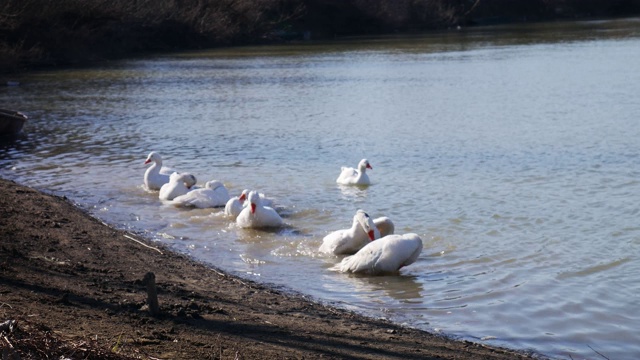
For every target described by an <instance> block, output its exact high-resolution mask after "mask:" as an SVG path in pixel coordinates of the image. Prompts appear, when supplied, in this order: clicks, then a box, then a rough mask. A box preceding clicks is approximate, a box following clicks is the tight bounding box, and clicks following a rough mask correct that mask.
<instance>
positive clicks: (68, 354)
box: [0, 318, 141, 360]
mask: <svg viewBox="0 0 640 360" xmlns="http://www.w3.org/2000/svg"><path fill="white" fill-rule="evenodd" d="M0 358H2V359H7V360H9V359H11V360H14V359H15V360H18V359H20V360H29V359H86V360H93V359H95V360H98V359H103V360H131V359H140V358H141V356H140V354H135V353H131V354H127V353H126V352H125V351H120V349H119V348H118V347H117V346H114V347H113V348H112V349H105V348H103V347H102V346H100V345H99V344H98V343H97V341H89V342H87V341H72V340H66V339H63V338H62V337H61V336H59V335H57V334H55V333H54V332H52V331H51V330H50V329H47V328H45V327H43V326H41V325H36V324H33V323H31V322H29V321H28V320H27V319H26V318H21V319H19V320H17V321H16V325H15V326H13V328H12V329H11V330H5V331H0Z"/></svg>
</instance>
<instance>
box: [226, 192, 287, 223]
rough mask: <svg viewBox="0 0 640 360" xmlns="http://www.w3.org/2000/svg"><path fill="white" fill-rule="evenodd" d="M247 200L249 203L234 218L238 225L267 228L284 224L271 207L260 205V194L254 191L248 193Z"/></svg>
mask: <svg viewBox="0 0 640 360" xmlns="http://www.w3.org/2000/svg"><path fill="white" fill-rule="evenodd" d="M247 201H248V202H249V205H248V206H245V207H244V208H243V209H242V211H241V212H240V214H239V215H238V217H237V218H236V224H237V225H238V226H239V227H241V228H269V227H280V226H282V225H284V221H283V220H282V218H281V217H280V215H278V213H277V212H276V211H275V210H274V209H273V208H271V207H268V206H264V205H262V199H261V197H260V194H258V193H257V192H256V191H251V192H250V193H249V196H248V197H247Z"/></svg>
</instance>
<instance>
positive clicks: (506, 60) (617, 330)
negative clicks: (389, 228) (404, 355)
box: [0, 19, 640, 359]
mask: <svg viewBox="0 0 640 360" xmlns="http://www.w3.org/2000/svg"><path fill="white" fill-rule="evenodd" d="M638 59H640V21H639V20H638V19H627V20H617V21H602V22H580V23H570V24H543V25H531V26H519V27H513V28H510V27H496V28H485V29H473V30H465V29H463V30H461V31H451V32H446V33H439V34H431V35H423V36H413V37H392V38H375V39H353V40H344V41H339V42H335V43H330V44H321V43H307V44H299V45H293V46H283V47H256V48H241V49H221V50H215V51H208V52H201V53H188V54H177V55H167V56H159V57H153V58H145V59H137V60H131V61H122V62H116V63H112V64H108V65H105V66H103V67H99V68H92V69H79V70H67V71H56V72H44V73H38V74H34V75H31V76H28V77H25V78H22V79H20V80H21V81H22V85H21V86H19V87H4V88H0V104H1V106H2V107H8V108H15V109H18V110H21V111H23V112H25V113H27V114H28V115H29V116H30V122H29V123H28V125H27V126H26V128H25V131H26V135H25V136H24V137H22V138H20V139H18V140H17V141H15V142H11V143H8V144H3V145H0V176H2V177H4V178H9V179H14V180H16V181H18V182H20V183H23V184H26V185H29V186H34V187H36V188H40V189H45V190H48V191H52V192H54V193H57V194H64V195H66V196H68V197H70V198H71V199H73V200H74V201H76V202H78V203H79V204H80V205H81V206H82V207H84V208H87V209H90V211H91V212H92V213H93V214H95V215H96V216H97V217H99V218H101V219H103V220H105V221H107V222H109V223H111V224H114V225H116V226H118V227H121V228H128V229H130V230H131V231H134V232H136V233H140V234H144V235H145V236H148V237H150V238H153V239H156V240H157V241H161V242H164V243H167V244H170V245H171V246H172V247H173V248H175V249H176V250H178V251H180V252H185V253H189V254H191V255H193V256H194V257H196V258H198V259H200V260H202V261H205V262H207V263H210V264H212V265H214V266H216V267H219V268H222V269H224V270H227V271H230V272H233V273H236V274H240V275H242V276H245V277H248V278H251V279H254V280H257V281H261V282H265V283H270V284H275V285H277V286H284V287H285V288H287V289H292V290H294V291H298V292H302V293H304V294H308V295H310V296H312V297H313V298H315V299H318V300H320V301H324V302H329V303H333V304H337V305H338V306H342V307H345V308H348V309H353V310H356V311H358V312H362V313H365V314H368V315H372V316H375V317H384V318H388V319H391V320H393V321H396V322H398V323H403V324H407V325H409V326H414V327H419V328H423V329H426V330H429V331H439V332H443V333H447V334H451V335H454V336H459V337H462V338H465V339H471V340H474V341H480V342H483V343H487V344H491V345H499V346H506V347H510V348H515V349H531V350H534V351H536V352H539V353H542V354H545V355H548V356H553V357H560V358H566V359H568V358H572V359H583V358H588V359H594V358H600V356H599V355H597V353H595V351H596V350H597V351H598V352H600V353H602V354H604V355H606V356H607V357H609V358H611V359H636V358H638V357H639V356H640V281H639V280H638V274H640V265H639V256H638V253H639V248H640V224H639V223H638V215H639V213H640V201H639V196H640V181H639V179H640V156H639V155H638V154H639V147H640V61H638ZM151 150H155V151H158V152H160V153H161V154H162V155H163V157H164V159H165V164H167V165H170V166H172V167H174V168H176V169H178V170H182V171H190V172H192V173H194V174H196V176H197V177H198V179H199V182H200V183H201V184H202V183H204V182H205V181H207V180H210V179H219V180H222V181H223V182H224V183H225V184H226V185H227V187H228V188H229V189H230V190H231V192H232V193H234V194H237V193H239V192H240V191H241V190H242V189H244V188H253V189H258V190H260V191H262V192H264V193H265V194H267V195H268V196H270V197H273V198H275V199H276V202H277V204H278V208H279V210H280V211H281V213H282V214H283V216H284V217H285V220H286V222H287V224H288V227H287V228H286V229H284V230H282V231H279V232H276V233H273V232H258V231H249V230H239V229H237V228H236V227H235V226H234V225H233V224H231V223H229V221H228V219H226V218H225V217H224V216H221V214H220V212H218V211H212V210H190V211H189V210H179V209H176V208H173V207H171V206H167V205H163V204H161V203H160V201H159V200H158V199H157V195H156V194H154V193H148V192H146V191H145V190H144V189H143V188H142V175H143V173H144V170H145V167H144V165H143V161H144V160H145V158H146V155H147V154H148V153H149V152H150V151H151ZM364 157H366V158H368V159H369V160H370V162H371V163H372V165H373V171H371V172H370V177H371V179H372V181H373V183H374V184H373V185H372V186H370V187H369V188H367V189H357V188H343V187H340V186H337V185H336V184H335V179H336V177H337V175H338V173H339V169H340V166H342V165H349V166H355V165H356V164H357V162H358V161H359V160H360V159H362V158H364ZM359 208H362V209H364V210H366V211H368V212H369V213H370V214H371V215H372V216H374V217H377V216H383V215H384V216H389V217H390V218H392V219H393V221H394V222H395V224H396V232H399V233H406V232H415V233H418V234H419V235H420V236H421V237H422V239H423V241H424V245H425V248H424V251H423V253H422V255H421V257H420V258H419V259H418V261H417V262H416V263H415V264H413V265H411V266H409V267H407V268H405V269H403V270H402V271H401V272H400V274H399V275H398V276H384V277H355V276H349V275H345V274H339V273H335V272H332V271H329V270H328V269H329V268H330V267H331V266H332V265H333V264H335V263H336V262H338V261H339V258H335V257H328V256H323V255H321V254H319V253H318V252H317V248H318V247H319V245H320V244H321V242H322V238H323V236H324V235H325V234H327V233H328V232H330V231H332V230H336V229H341V228H346V227H349V226H350V224H351V219H352V217H353V214H354V213H355V211H356V210H357V209H359Z"/></svg>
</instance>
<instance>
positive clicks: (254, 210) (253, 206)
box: [251, 203, 256, 214]
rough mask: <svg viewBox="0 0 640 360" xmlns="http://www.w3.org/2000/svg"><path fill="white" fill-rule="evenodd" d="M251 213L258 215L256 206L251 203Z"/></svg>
mask: <svg viewBox="0 0 640 360" xmlns="http://www.w3.org/2000/svg"><path fill="white" fill-rule="evenodd" d="M251 213H252V214H255V213H256V204H254V203H251Z"/></svg>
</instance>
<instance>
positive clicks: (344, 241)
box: [319, 210, 380, 255]
mask: <svg viewBox="0 0 640 360" xmlns="http://www.w3.org/2000/svg"><path fill="white" fill-rule="evenodd" d="M379 237H380V232H379V231H378V228H377V227H376V226H375V224H374V222H373V220H372V219H371V217H370V216H369V215H368V214H367V213H366V212H364V210H358V211H357V212H356V214H355V215H354V216H353V223H352V224H351V228H349V229H343V230H336V231H333V232H331V233H329V234H328V235H327V236H325V237H324V238H323V239H322V245H321V246H320V249H319V251H320V252H323V253H325V254H333V255H351V254H355V253H356V252H357V251H358V250H360V249H361V248H362V247H363V246H365V245H366V244H368V243H369V242H370V241H373V240H375V239H378V238H379Z"/></svg>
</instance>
